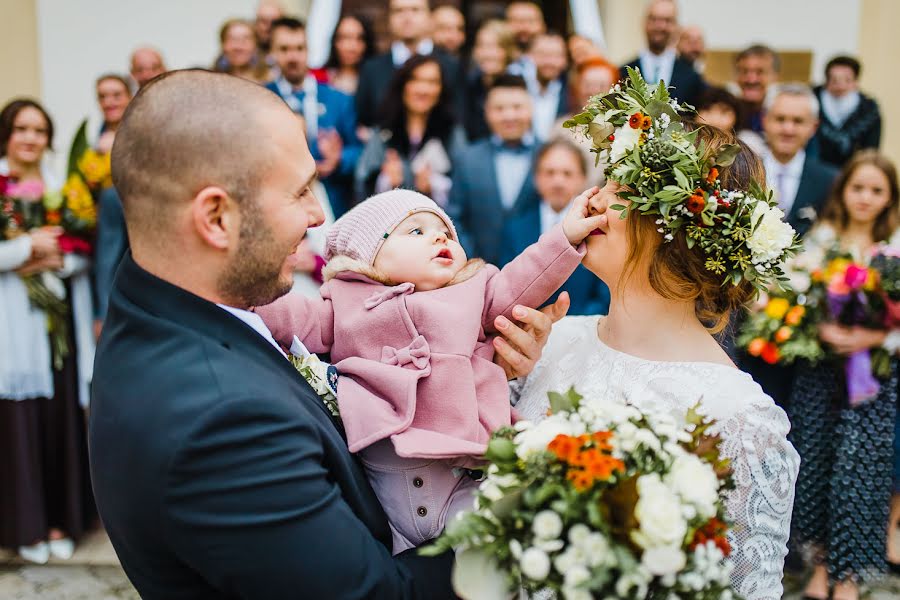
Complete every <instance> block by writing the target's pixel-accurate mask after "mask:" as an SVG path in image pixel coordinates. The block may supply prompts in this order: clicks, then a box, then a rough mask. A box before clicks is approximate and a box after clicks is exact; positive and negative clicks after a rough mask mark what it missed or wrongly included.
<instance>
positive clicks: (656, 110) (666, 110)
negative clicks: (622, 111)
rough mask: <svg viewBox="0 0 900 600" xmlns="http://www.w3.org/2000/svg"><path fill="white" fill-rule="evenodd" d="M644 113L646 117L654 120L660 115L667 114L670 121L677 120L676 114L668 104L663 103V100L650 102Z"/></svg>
mask: <svg viewBox="0 0 900 600" xmlns="http://www.w3.org/2000/svg"><path fill="white" fill-rule="evenodd" d="M645 110H646V112H647V114H648V115H650V116H651V117H653V118H654V119H658V118H659V117H660V116H661V115H663V114H667V115H669V116H670V117H672V119H678V118H679V117H678V113H676V112H675V109H673V108H672V107H671V106H670V105H669V103H668V102H664V101H663V100H651V101H650V102H649V103H647V107H646V109H645Z"/></svg>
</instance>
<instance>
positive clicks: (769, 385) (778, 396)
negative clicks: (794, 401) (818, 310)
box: [741, 156, 838, 414]
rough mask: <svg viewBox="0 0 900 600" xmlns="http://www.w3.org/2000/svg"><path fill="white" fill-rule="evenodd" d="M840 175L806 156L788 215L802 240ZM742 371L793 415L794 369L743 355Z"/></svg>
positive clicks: (829, 167) (831, 168) (788, 220)
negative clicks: (791, 410)
mask: <svg viewBox="0 0 900 600" xmlns="http://www.w3.org/2000/svg"><path fill="white" fill-rule="evenodd" d="M837 173H838V172H837V169H835V168H833V167H831V166H829V165H826V164H825V163H823V162H822V161H820V160H818V159H815V158H812V157H811V156H807V157H806V160H805V161H804V163H803V171H802V172H801V173H800V185H799V186H798V187H797V195H796V196H795V197H794V204H793V206H791V210H790V211H789V212H788V215H787V222H788V223H790V224H791V227H793V228H794V230H795V231H796V232H797V235H799V236H800V237H803V236H804V235H806V233H807V232H808V231H809V230H810V228H811V227H812V226H813V224H815V221H816V217H817V215H819V214H821V213H822V209H823V208H825V203H826V202H828V196H829V194H830V193H831V186H832V184H833V183H834V179H835V177H837ZM741 369H743V370H744V371H746V372H748V373H750V375H752V376H753V379H754V380H755V381H756V383H758V384H759V385H760V386H761V387H762V389H763V391H765V392H766V393H767V394H769V395H770V396H771V397H772V399H773V400H775V403H776V404H778V405H779V406H781V407H782V408H784V409H785V410H787V411H788V414H790V399H791V391H792V390H793V384H794V367H793V366H784V365H770V364H767V363H765V362H763V361H762V360H761V359H759V358H754V357H752V356H748V355H746V354H742V356H741Z"/></svg>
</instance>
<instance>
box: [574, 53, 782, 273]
mask: <svg viewBox="0 0 900 600" xmlns="http://www.w3.org/2000/svg"><path fill="white" fill-rule="evenodd" d="M627 72H628V76H627V77H626V78H625V79H624V80H622V81H620V82H619V83H617V84H615V85H614V86H613V87H612V88H611V89H610V90H609V92H608V93H606V94H601V95H597V96H594V97H593V98H591V99H590V100H589V101H588V104H587V106H585V107H584V110H583V111H582V112H581V113H579V114H577V115H575V116H574V117H572V118H571V119H569V120H567V121H566V122H565V123H564V124H563V126H564V127H567V128H570V129H573V130H574V131H576V132H578V133H580V134H581V135H583V136H584V137H586V138H587V139H589V140H590V141H591V146H592V148H591V151H592V152H594V153H595V154H596V162H597V164H599V163H600V162H603V163H604V165H605V172H606V176H607V178H608V179H610V180H612V181H614V182H616V183H619V184H620V185H621V186H622V189H621V190H620V191H619V193H618V195H619V197H620V198H622V200H623V201H624V202H623V203H621V204H613V205H611V206H610V207H609V209H610V210H613V211H617V212H619V213H620V217H621V218H623V219H624V218H626V217H627V215H628V214H630V213H632V212H637V213H639V214H641V215H649V216H655V217H657V218H656V219H655V223H656V225H657V231H658V232H659V234H660V235H661V236H662V238H663V241H664V242H671V241H673V240H674V239H675V236H677V235H681V236H684V239H685V242H686V244H687V246H688V248H692V249H693V248H696V249H698V250H699V251H701V252H703V253H704V255H705V256H706V261H705V265H706V269H707V270H709V271H712V272H713V273H716V274H717V275H720V276H721V277H722V285H727V284H729V283H730V284H733V285H738V284H740V283H741V282H742V281H744V280H747V281H749V282H751V283H752V284H753V286H754V287H755V288H756V289H757V290H763V289H766V288H768V287H769V286H772V285H775V286H777V287H781V288H783V287H784V286H785V282H784V272H783V269H782V265H783V263H784V260H785V259H787V258H788V257H790V256H792V255H793V254H794V253H795V252H796V251H797V250H798V249H799V242H798V240H797V237H796V235H795V233H794V230H793V228H791V226H790V225H788V224H787V223H785V222H784V213H783V212H782V211H781V209H779V208H778V207H777V206H776V204H775V202H774V201H773V199H772V194H771V192H766V191H765V189H764V187H763V185H762V182H753V183H752V184H751V185H750V186H749V187H750V189H748V190H727V189H724V188H723V187H722V184H721V181H720V180H719V171H720V169H721V168H725V167H728V166H730V165H731V164H732V163H733V162H734V161H735V159H736V158H737V156H738V155H739V154H740V152H741V147H740V146H739V145H737V144H727V145H724V146H722V147H721V148H719V149H718V150H717V151H716V153H715V154H714V155H712V156H708V154H709V153H708V151H707V150H708V149H707V146H706V144H705V143H704V142H702V141H701V142H698V141H697V138H698V135H699V133H700V130H699V129H698V128H697V126H695V125H694V124H692V123H687V122H686V121H685V118H684V115H690V114H693V113H694V109H693V107H692V106H690V105H687V104H679V103H678V101H677V100H674V99H672V98H671V97H670V96H669V91H668V90H667V89H666V86H665V84H664V83H663V82H659V83H658V84H657V85H655V86H650V85H648V84H647V82H646V81H644V78H643V77H642V76H641V73H640V70H638V69H632V68H628V70H627Z"/></svg>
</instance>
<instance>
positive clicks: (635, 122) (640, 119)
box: [628, 112, 644, 129]
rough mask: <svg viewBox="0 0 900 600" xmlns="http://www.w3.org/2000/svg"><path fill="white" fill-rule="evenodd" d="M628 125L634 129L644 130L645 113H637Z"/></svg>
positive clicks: (632, 116)
mask: <svg viewBox="0 0 900 600" xmlns="http://www.w3.org/2000/svg"><path fill="white" fill-rule="evenodd" d="M628 125H629V126H630V127H631V128H632V129H643V128H644V113H641V112H636V113H634V114H633V115H631V117H630V118H629V119H628Z"/></svg>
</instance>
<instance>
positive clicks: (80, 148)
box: [66, 119, 90, 176]
mask: <svg viewBox="0 0 900 600" xmlns="http://www.w3.org/2000/svg"><path fill="white" fill-rule="evenodd" d="M87 125H88V122H87V119H85V120H84V121H82V122H81V125H80V126H79V127H78V131H76V132H75V137H74V138H72V146H71V147H70V148H69V165H68V170H67V171H66V175H67V176H68V175H71V174H73V173H79V170H78V159H79V158H81V156H82V155H83V154H84V152H85V151H86V150H87V149H88V148H89V147H90V145H89V144H88V141H87Z"/></svg>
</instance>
